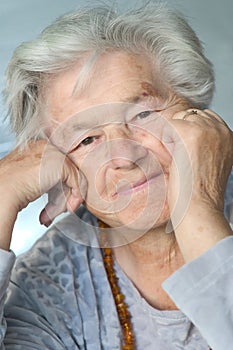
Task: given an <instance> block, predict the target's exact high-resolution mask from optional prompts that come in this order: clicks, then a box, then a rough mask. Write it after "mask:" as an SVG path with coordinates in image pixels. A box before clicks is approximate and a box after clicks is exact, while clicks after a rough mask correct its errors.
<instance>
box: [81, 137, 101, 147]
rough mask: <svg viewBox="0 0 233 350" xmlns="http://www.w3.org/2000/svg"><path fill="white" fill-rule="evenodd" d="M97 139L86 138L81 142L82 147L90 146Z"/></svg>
mask: <svg viewBox="0 0 233 350" xmlns="http://www.w3.org/2000/svg"><path fill="white" fill-rule="evenodd" d="M96 139H97V136H89V137H86V138H85V139H84V140H82V142H80V146H88V145H90V144H91V143H92V142H94V141H95V140H96Z"/></svg>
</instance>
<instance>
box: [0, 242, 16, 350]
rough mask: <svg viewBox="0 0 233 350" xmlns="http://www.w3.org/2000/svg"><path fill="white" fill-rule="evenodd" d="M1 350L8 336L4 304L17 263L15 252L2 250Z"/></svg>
mask: <svg viewBox="0 0 233 350" xmlns="http://www.w3.org/2000/svg"><path fill="white" fill-rule="evenodd" d="M0 262H1V263H0V349H1V350H3V349H4V344H3V342H4V337H5V334H6V329H7V325H6V320H5V318H4V315H3V313H4V304H5V300H6V291H7V288H8V285H9V280H10V274H11V270H12V268H13V265H14V262H15V255H14V253H13V252H7V251H5V250H2V249H0Z"/></svg>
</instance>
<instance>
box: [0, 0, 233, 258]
mask: <svg viewBox="0 0 233 350" xmlns="http://www.w3.org/2000/svg"><path fill="white" fill-rule="evenodd" d="M109 2H110V3H111V4H112V3H116V4H117V5H118V7H119V8H130V7H132V6H134V5H137V4H139V3H140V2H138V1H134V0H127V2H126V1H125V0H118V1H109ZM88 3H89V4H93V3H95V2H94V1H89V2H87V1H85V0H56V1H54V0H20V1H19V0H8V1H1V2H0V57H1V64H0V90H1V91H2V89H3V87H4V72H5V69H6V66H7V62H8V61H9V59H10V57H11V55H12V52H13V50H14V48H15V47H16V46H18V45H19V44H20V43H21V42H23V41H27V40H30V39H33V38H34V37H35V36H37V34H38V33H39V32H41V31H42V30H43V28H44V27H45V26H47V25H48V24H50V23H51V21H53V20H54V19H55V18H57V17H58V16H60V15H61V14H63V13H65V12H69V11H71V10H73V9H76V8H78V7H80V6H81V5H85V4H88ZM166 3H167V4H168V5H169V6H171V7H174V8H176V9H178V10H179V11H181V12H182V13H183V14H184V15H185V16H186V18H187V19H188V21H189V23H190V24H191V26H192V27H193V28H194V30H195V31H196V33H197V35H198V36H199V38H200V39H201V41H202V42H203V44H204V47H205V51H206V55H207V57H208V58H209V59H210V60H211V61H212V63H213V64H214V68H215V72H216V83H217V84H216V85H217V89H216V93H215V97H214V101H213V104H212V106H211V107H212V109H214V110H215V111H216V112H217V113H218V114H220V115H221V116H222V117H223V118H224V119H225V120H226V121H227V122H228V124H229V125H230V126H231V128H232V129H233V112H232V110H233V108H232V105H231V104H232V102H233V67H232V66H233V24H232V18H233V1H232V0H221V1H217V0H166ZM4 113H5V110H4V105H3V101H2V99H1V100H0V158H1V157H3V156H4V155H5V154H7V153H8V152H9V151H10V150H11V149H12V148H13V147H14V136H13V135H12V134H11V133H10V130H9V127H8V125H7V123H6V122H4V121H3V116H4ZM45 201H46V198H44V197H43V198H40V199H39V200H37V201H36V202H34V203H32V204H30V205H29V206H28V208H26V209H25V210H24V211H22V212H21V213H20V214H19V216H18V219H17V222H16V225H15V228H14V233H13V240H12V246H11V248H12V250H13V251H14V252H15V253H16V254H20V253H22V252H23V251H25V250H26V249H28V248H29V247H30V246H31V245H32V244H33V242H34V241H35V240H36V239H37V238H38V237H39V236H41V235H42V234H43V233H44V232H45V230H46V228H44V227H42V226H41V225H40V224H39V221H38V216H39V213H40V211H41V210H42V208H43V207H44V205H45ZM0 205H4V199H3V198H1V199H0ZM232 215H233V213H232Z"/></svg>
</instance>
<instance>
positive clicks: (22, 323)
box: [0, 250, 66, 350]
mask: <svg viewBox="0 0 233 350" xmlns="http://www.w3.org/2000/svg"><path fill="white" fill-rule="evenodd" d="M0 261H1V264H0V350H16V349H17V350H29V349H30V350H48V349H49V350H65V349H66V347H65V346H64V344H63V343H62V342H61V340H60V339H59V336H58V335H56V334H55V332H54V329H52V326H51V325H49V323H48V322H47V321H46V319H45V318H43V317H42V316H40V315H39V313H38V310H35V305H34V304H33V302H32V301H31V300H30V298H29V297H28V295H27V293H26V291H24V290H23V289H22V288H20V287H19V286H18V285H17V284H16V283H13V282H12V281H10V276H11V273H12V270H13V266H14V263H15V255H14V253H13V252H6V251H3V250H0Z"/></svg>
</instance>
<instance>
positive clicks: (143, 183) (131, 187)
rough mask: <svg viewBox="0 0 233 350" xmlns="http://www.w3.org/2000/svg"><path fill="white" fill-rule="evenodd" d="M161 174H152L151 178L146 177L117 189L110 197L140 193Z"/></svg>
mask: <svg viewBox="0 0 233 350" xmlns="http://www.w3.org/2000/svg"><path fill="white" fill-rule="evenodd" d="M161 174H163V173H161V172H160V173H156V174H153V175H151V176H148V177H147V178H143V179H141V180H139V181H137V182H135V183H132V184H131V183H130V184H129V183H128V184H127V185H125V186H122V187H120V188H118V189H117V191H116V192H115V193H113V195H112V196H113V197H116V196H118V195H128V194H131V193H132V192H138V191H141V190H142V189H144V188H145V187H147V186H148V185H149V183H150V182H151V181H152V180H154V179H155V178H157V177H158V176H160V175H161Z"/></svg>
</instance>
